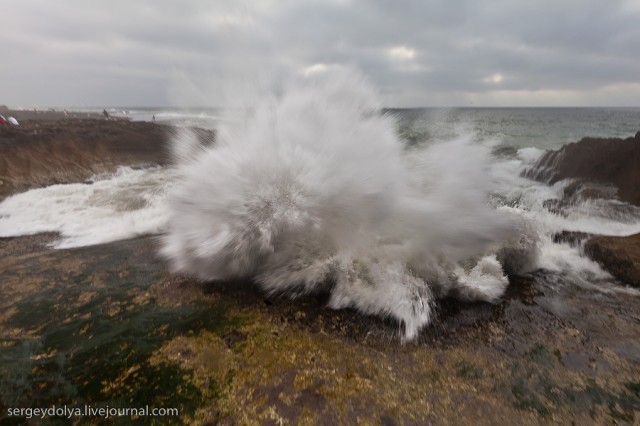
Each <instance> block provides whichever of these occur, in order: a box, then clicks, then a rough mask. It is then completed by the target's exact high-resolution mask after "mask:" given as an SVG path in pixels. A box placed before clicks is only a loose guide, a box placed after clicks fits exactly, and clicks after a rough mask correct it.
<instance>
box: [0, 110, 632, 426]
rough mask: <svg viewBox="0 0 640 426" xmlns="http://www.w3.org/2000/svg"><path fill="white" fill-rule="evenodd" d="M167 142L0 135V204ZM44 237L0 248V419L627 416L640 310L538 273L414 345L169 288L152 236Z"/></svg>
mask: <svg viewBox="0 0 640 426" xmlns="http://www.w3.org/2000/svg"><path fill="white" fill-rule="evenodd" d="M34 131H35V132H36V133H34ZM172 131H173V128H171V127H169V126H162V125H159V124H155V123H138V122H130V121H127V120H113V121H106V120H104V118H103V117H98V118H96V119H93V118H89V119H84V118H83V119H73V120H63V119H52V120H29V119H25V120H24V121H21V126H20V127H17V128H6V129H0V153H2V155H0V170H1V171H2V172H1V173H0V175H2V176H8V177H9V178H8V179H7V178H6V177H3V178H2V179H3V181H7V182H10V186H9V185H7V184H3V185H2V186H0V198H1V197H2V195H3V194H4V195H5V196H6V195H10V194H12V193H15V192H17V191H22V190H24V189H28V188H33V187H38V186H45V185H50V184H52V183H71V182H83V181H84V180H85V179H87V178H88V177H90V176H91V175H93V174H95V173H102V172H108V171H113V170H115V168H117V167H118V166H120V165H132V166H133V165H143V164H166V162H167V161H168V155H167V151H166V150H165V149H164V146H165V144H164V141H165V140H166V138H167V137H168V135H169V134H170V133H171V132H172ZM3 167H4V168H3ZM5 185H7V186H6V187H5ZM3 187H5V188H4V189H2V188H3ZM3 190H5V191H7V192H6V193H3V192H1V191H3ZM55 239H56V234H53V233H49V234H37V235H33V236H24V237H15V238H0V259H1V260H0V269H1V270H3V271H5V272H4V273H3V274H2V278H3V280H2V283H1V284H0V300H1V301H2V302H0V334H1V335H2V336H4V337H3V339H2V342H1V344H0V360H2V361H3V362H2V363H0V394H2V395H3V400H2V401H1V402H0V408H1V409H2V411H1V413H2V414H0V420H1V421H4V420H7V418H6V417H3V416H5V415H6V413H7V410H6V408H7V406H35V405H39V406H47V405H50V404H53V403H57V404H64V403H72V402H74V403H78V404H82V403H88V404H92V405H94V406H95V405H98V404H108V405H110V406H117V405H118V404H121V403H122V401H123V400H124V399H125V398H126V400H127V401H129V403H131V404H133V405H145V404H149V405H152V406H157V407H160V406H162V407H176V408H179V409H180V413H181V417H180V422H183V423H197V424H207V423H223V424H234V423H241V424H246V423H249V424H250V423H264V422H267V421H269V420H270V419H272V416H273V415H274V413H276V414H277V416H278V417H277V418H279V419H281V420H282V421H288V422H290V423H301V422H304V421H308V422H311V423H312V422H313V421H317V422H322V421H326V422H330V423H334V424H338V423H343V422H348V421H349V420H350V419H351V420H352V419H354V418H359V419H362V421H369V422H371V423H384V422H390V421H398V422H399V423H405V424H425V423H429V422H442V423H478V424H497V423H508V422H510V421H511V422H512V421H513V418H519V419H520V421H521V422H522V423H541V422H542V423H544V422H549V421H551V420H553V421H558V422H563V423H566V422H570V421H572V420H573V421H576V422H580V423H591V422H594V423H611V422H613V421H622V422H633V421H634V419H637V417H634V416H637V414H635V413H636V412H637V411H638V408H639V407H640V377H638V375H637V371H638V369H637V368H638V365H640V358H639V357H638V354H639V353H640V344H639V343H638V342H640V328H639V327H638V322H637V313H638V312H639V310H640V300H639V298H638V297H628V296H627V295H625V294H613V293H611V294H609V293H602V294H600V293H598V294H596V295H595V296H594V294H593V292H591V291H589V290H587V289H582V290H580V291H574V290H573V289H568V288H566V287H563V286H562V279H563V277H562V276H561V275H553V274H552V273H548V272H544V271H537V272H534V273H532V274H526V275H524V276H512V277H510V286H509V288H508V290H507V294H506V296H505V297H504V299H503V300H502V301H501V302H500V303H498V304H496V305H489V304H484V303H472V304H460V303H457V302H454V301H450V300H445V301H443V302H442V303H441V305H440V306H439V308H438V318H437V320H436V321H435V323H434V324H433V325H432V326H430V327H428V328H427V329H426V330H424V332H423V333H421V335H420V337H419V339H418V341H417V342H415V343H411V344H406V345H402V344H400V343H399V341H398V334H399V328H398V325H397V324H395V323H393V322H391V321H388V320H384V319H379V318H375V317H366V316H364V315H362V314H359V313H356V312H354V311H352V310H341V311H333V310H330V309H328V308H325V307H324V304H325V302H326V301H324V300H323V298H322V296H318V297H308V298H302V299H298V300H296V301H289V300H286V299H283V298H279V297H275V296H265V295H263V293H261V292H260V291H258V290H257V289H256V287H255V285H253V284H252V283H250V282H246V281H239V282H210V283H201V282H198V281H197V280H194V279H192V278H189V277H184V276H175V275H172V274H170V273H169V272H168V271H167V269H166V265H165V264H164V263H163V262H162V261H160V260H159V259H158V258H157V256H156V252H157V241H156V237H149V236H142V237H138V238H133V239H129V240H124V241H119V242H115V243H108V244H102V245H96V246H88V247H81V248H76V249H66V250H53V249H50V248H49V247H48V244H50V243H51V242H52V241H54V240H55ZM549 282H556V283H558V286H557V287H551V286H549V285H548V283H549ZM303 407H304V408H303Z"/></svg>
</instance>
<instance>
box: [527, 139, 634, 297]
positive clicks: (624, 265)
mask: <svg viewBox="0 0 640 426" xmlns="http://www.w3.org/2000/svg"><path fill="white" fill-rule="evenodd" d="M524 175H525V176H526V177H529V178H531V179H535V180H539V181H543V182H547V183H549V184H553V183H556V182H558V181H560V180H563V179H572V180H573V182H572V184H570V185H568V186H567V187H566V189H565V191H564V192H565V194H564V199H563V200H562V201H561V202H562V203H572V202H579V201H584V200H585V199H593V198H617V199H619V200H620V201H624V202H626V203H629V204H631V205H635V206H640V132H638V133H636V135H635V136H634V137H630V138H626V139H615V138H611V139H596V138H584V139H582V140H580V141H579V142H577V143H570V144H568V145H565V146H564V147H562V148H561V149H559V150H556V151H548V152H547V153H545V154H544V155H543V156H542V157H541V158H540V160H539V161H538V163H537V164H536V165H535V166H534V167H532V168H530V169H529V170H526V171H525V172H524ZM548 207H550V208H552V209H553V208H557V207H558V206H557V203H549V205H548ZM638 241H640V234H636V235H632V236H627V237H615V236H596V237H593V238H591V239H589V240H588V242H587V243H586V244H585V253H586V254H588V255H589V256H590V257H591V258H592V259H594V260H596V261H597V262H598V263H600V264H601V265H602V266H603V267H604V269H606V270H607V271H609V272H610V273H611V274H612V275H613V276H615V277H616V278H617V279H619V280H620V281H622V282H624V283H625V284H628V285H631V286H635V287H640V249H639V243H638Z"/></svg>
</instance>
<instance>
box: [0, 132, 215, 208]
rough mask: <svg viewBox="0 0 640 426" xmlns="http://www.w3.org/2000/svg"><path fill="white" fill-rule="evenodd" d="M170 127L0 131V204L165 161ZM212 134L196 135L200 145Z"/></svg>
mask: <svg viewBox="0 0 640 426" xmlns="http://www.w3.org/2000/svg"><path fill="white" fill-rule="evenodd" d="M173 131H174V130H173V128H172V127H171V126H164V125H159V124H156V123H147V122H132V121H127V120H109V121H107V120H95V119H82V120H78V119H70V120H53V121H49V120H31V121H29V120H27V121H24V122H22V123H21V125H20V126H19V127H2V128H0V200H1V199H2V198H4V197H6V196H9V195H11V194H14V193H16V192H21V191H25V190H28V189H31V188H37V187H42V186H48V185H52V184H59V183H80V182H84V181H86V180H87V179H88V178H90V177H91V176H93V175H96V174H100V173H110V172H113V171H115V170H116V169H117V168H118V166H136V165H147V166H148V165H153V164H156V165H162V164H165V163H167V162H168V161H169V153H168V150H167V149H166V142H167V140H168V139H169V137H170V136H171V134H172V133H173ZM206 134H208V138H211V137H213V133H212V132H209V131H206V130H198V132H197V135H198V137H199V138H200V139H201V140H202V139H207V137H206V136H207V135H206Z"/></svg>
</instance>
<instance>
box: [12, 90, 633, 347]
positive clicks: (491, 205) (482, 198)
mask: <svg viewBox="0 0 640 426" xmlns="http://www.w3.org/2000/svg"><path fill="white" fill-rule="evenodd" d="M270 102H272V103H269V104H268V105H266V106H264V107H257V108H256V109H255V110H252V111H250V112H246V113H239V112H238V111H233V112H232V113H230V111H228V110H225V109H223V108H172V107H161V108H151V107H140V108H131V107H106V108H105V107H103V106H100V107H95V108H83V109H80V108H79V110H82V111H83V112H101V111H102V110H103V109H106V110H107V111H108V112H109V113H110V114H111V115H113V116H116V117H126V118H128V119H131V120H134V121H156V122H158V123H165V124H170V125H173V126H176V127H178V128H181V129H183V130H184V131H183V132H178V134H179V135H180V136H176V137H175V140H174V141H173V144H174V147H175V148H174V151H175V153H176V154H175V156H176V164H175V165H173V166H169V167H148V168H142V169H141V168H130V167H120V168H119V169H118V170H117V171H116V172H115V173H112V174H108V175H100V176H95V177H93V178H92V179H91V180H90V181H89V182H85V183H78V184H67V185H53V186H49V187H46V188H39V189H33V190H30V191H27V192H25V193H21V194H16V195H14V196H12V197H9V198H7V199H5V200H4V201H3V202H2V203H1V204H0V237H10V236H19V235H31V234H36V233H41V232H56V233H58V234H59V238H58V239H57V240H56V241H55V242H53V243H52V248H53V249H68V248H73V247H82V246H88V245H95V244H104V243H109V242H113V241H117V240H123V239H128V238H133V237H137V236H140V235H157V236H159V241H161V242H160V244H159V245H160V247H161V248H160V250H159V254H158V255H159V256H160V257H161V258H162V259H164V260H165V261H166V262H167V264H168V265H169V266H170V268H171V269H172V270H173V271H174V272H177V273H185V274H190V275H193V276H196V277H198V278H200V279H202V280H216V279H227V278H234V277H237V276H248V277H249V278H251V279H253V280H255V281H257V282H258V283H259V284H260V285H261V286H262V287H263V288H264V290H265V291H266V292H269V293H290V294H291V295H292V296H297V295H300V294H305V293H308V292H309V293H310V292H314V291H316V290H320V289H322V288H323V287H322V286H323V284H322V283H323V282H327V281H330V282H331V283H332V284H331V286H333V287H332V292H333V296H332V298H331V301H330V306H331V307H334V308H342V307H354V308H356V309H359V310H361V311H362V312H365V313H373V314H381V315H391V316H392V317H396V318H397V319H399V320H400V321H401V322H403V323H404V324H405V331H406V336H407V337H408V338H412V337H413V336H414V335H415V333H416V332H417V331H418V330H419V329H420V328H421V327H422V326H423V325H424V324H427V323H429V321H430V319H431V318H430V315H431V310H430V306H431V305H432V302H431V301H432V299H434V298H436V297H438V295H439V294H444V293H446V292H447V291H448V290H449V289H451V288H458V289H460V288H463V289H465V291H466V293H464V292H463V291H460V290H459V291H458V293H459V294H460V293H462V294H466V296H465V297H466V299H468V300H477V299H479V300H485V301H495V300H496V299H497V298H499V297H500V295H501V294H502V293H503V292H504V287H505V286H506V285H508V282H507V281H506V280H507V279H506V276H505V274H506V271H505V270H506V266H505V262H504V256H503V257H502V258H501V255H500V253H502V252H501V251H500V250H502V249H504V248H505V247H507V249H509V250H512V251H513V252H514V253H515V255H514V256H521V257H523V258H524V257H526V258H527V259H520V260H521V261H520V262H515V263H517V264H521V266H522V268H525V269H526V270H522V271H517V272H521V273H530V272H532V271H534V272H535V271H538V273H539V272H540V271H543V272H544V274H545V276H546V277H547V281H548V283H552V284H549V285H555V286H558V287H564V288H573V289H575V288H582V289H589V290H590V291H594V292H598V293H603V294H624V295H626V297H628V296H629V295H632V296H638V295H640V292H638V290H635V289H633V288H629V287H626V286H625V285H623V284H621V283H620V282H617V281H616V280H615V279H613V278H612V277H611V276H610V275H609V274H608V273H607V272H606V271H604V270H603V269H602V268H601V267H600V266H599V265H598V264H597V263H595V262H594V261H592V260H590V259H589V258H588V257H587V256H586V255H585V254H584V252H583V249H582V247H581V245H580V244H575V243H574V242H571V241H566V240H561V239H560V240H559V239H558V238H557V235H558V234H559V233H561V232H562V231H575V232H583V233H588V234H605V235H616V236H625V235H631V234H634V233H639V232H640V209H639V208H637V207H635V206H630V205H627V204H625V203H623V202H621V201H619V200H617V199H615V197H612V198H611V199H608V200H602V199H599V200H593V199H584V200H577V201H576V200H573V201H572V202H570V203H565V204H564V205H562V207H561V208H560V209H558V208H556V209H553V208H549V205H550V204H549V201H550V200H552V201H553V200H556V201H558V202H561V201H563V198H564V189H565V188H566V187H567V185H569V184H570V183H571V181H569V180H565V181H560V182H557V183H555V184H553V185H550V184H547V183H545V182H537V181H534V180H531V179H528V178H526V177H523V171H524V170H526V169H527V168H530V167H533V166H534V165H535V163H536V161H537V160H538V159H539V158H540V157H541V156H542V155H543V154H544V152H545V151H546V150H557V149H559V148H561V147H562V146H564V145H566V144H568V143H572V142H577V141H579V140H580V139H581V138H583V137H587V136H590V137H603V138H614V137H615V138H626V137H630V136H633V135H635V133H636V132H637V131H639V130H640V108H604V107H603V108H413V109H393V108H382V109H380V108H378V107H377V106H376V105H377V104H378V100H377V98H376V95H375V90H373V89H371V88H370V87H368V86H366V87H364V88H363V87H360V86H359V85H358V84H356V83H353V82H352V81H349V79H348V78H347V81H346V82H345V81H344V80H343V81H340V82H338V83H331V84H328V85H327V86H325V87H323V86H322V85H317V84H316V85H314V86H313V87H311V88H308V87H298V86H295V87H292V88H290V89H289V91H288V92H286V91H285V94H284V95H282V99H280V100H278V101H275V103H273V102H274V101H273V100H270ZM191 127H200V128H207V129H215V130H217V132H218V133H217V134H218V135H219V139H220V140H216V141H215V142H213V143H212V144H211V145H210V146H206V147H201V146H195V145H197V144H198V142H197V141H196V140H195V139H196V138H194V137H193V136H190V135H189V131H188V129H189V128H191ZM158 143H163V141H158ZM557 205H558V204H557V203H556V206H557ZM514 235H515V236H514ZM514 247H515V248H514ZM469 259H473V261H469ZM354 277H355V278H354ZM416 301H417V302H416Z"/></svg>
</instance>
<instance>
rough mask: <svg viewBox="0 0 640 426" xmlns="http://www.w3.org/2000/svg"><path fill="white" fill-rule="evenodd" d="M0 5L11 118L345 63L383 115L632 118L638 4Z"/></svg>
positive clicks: (199, 101)
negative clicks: (571, 109)
mask: <svg viewBox="0 0 640 426" xmlns="http://www.w3.org/2000/svg"><path fill="white" fill-rule="evenodd" d="M0 5H2V12H0V104H7V105H9V106H14V107H17V106H24V107H33V106H41V107H42V106H101V105H104V106H107V105H111V106H116V105H118V106H167V105H182V106H186V105H189V104H191V105H211V106H218V105H220V103H221V100H220V99H221V98H218V97H217V96H218V94H219V93H220V91H221V90H222V87H223V86H224V87H226V90H227V91H228V89H229V87H234V85H238V84H240V85H241V84H242V83H241V82H242V80H246V81H260V82H272V81H278V79H286V78H292V77H293V76H296V75H304V74H310V73H319V72H324V71H326V70H328V69H330V68H331V67H340V66H344V65H350V66H355V67H357V68H359V69H360V70H362V71H363V72H364V73H365V74H366V75H367V76H368V77H369V79H370V80H371V82H372V83H373V84H374V85H376V86H377V87H378V89H379V90H380V92H381V93H382V96H383V101H384V104H385V105H387V106H526V105H532V106H565V105H566V106H573V105H577V106H598V105H602V106H638V105H640V0H608V1H603V0H523V1H518V0H490V1H489V0H487V1H480V0H435V1H430V0H423V1H417V0H416V1H393V0H387V1H383V0H373V1H365V0H362V1H357V0H315V1H302V0H283V1H276V0H256V1H250V2H244V3H242V2H239V1H228V2H225V1H197V0H189V1H185V0H182V1H177V0H176V1H168V0H153V1H152V0H148V1H145V0H135V1H133V0H123V1H120V0H105V1H100V2H99V1H87V0H77V1H71V0H67V1H65V0H60V1H51V0H19V1H13V2H9V1H4V0H0ZM263 80H264V81H263ZM265 84H267V83H265Z"/></svg>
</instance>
